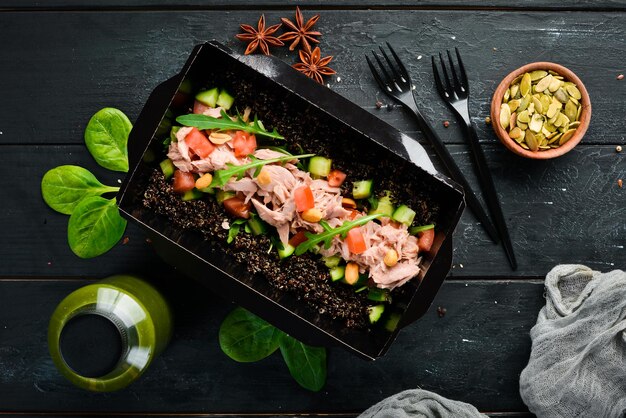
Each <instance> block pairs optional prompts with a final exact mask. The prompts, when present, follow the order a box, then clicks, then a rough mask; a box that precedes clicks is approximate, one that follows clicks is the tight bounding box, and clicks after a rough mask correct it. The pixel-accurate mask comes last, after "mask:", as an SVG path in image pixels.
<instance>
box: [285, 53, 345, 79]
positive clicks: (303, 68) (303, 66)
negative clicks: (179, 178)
mask: <svg viewBox="0 0 626 418" xmlns="http://www.w3.org/2000/svg"><path fill="white" fill-rule="evenodd" d="M299 52H300V61H302V62H299V63H297V64H294V65H293V68H295V69H296V70H298V71H300V72H301V73H303V74H304V75H306V76H307V77H310V78H312V79H313V80H315V81H317V82H318V83H320V84H324V79H323V78H322V75H332V74H336V71H335V70H333V69H332V68H330V67H329V66H328V64H329V63H330V62H331V61H332V60H333V56H332V55H330V56H328V57H324V58H322V53H321V52H320V49H319V47H317V48H315V49H314V50H313V52H307V51H305V50H304V49H301V50H300V51H299Z"/></svg>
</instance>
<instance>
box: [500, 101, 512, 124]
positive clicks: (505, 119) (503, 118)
mask: <svg viewBox="0 0 626 418" xmlns="http://www.w3.org/2000/svg"><path fill="white" fill-rule="evenodd" d="M510 119H511V108H510V107H509V105H508V104H506V103H502V106H500V126H502V129H506V128H507V127H508V126H509V120H510Z"/></svg>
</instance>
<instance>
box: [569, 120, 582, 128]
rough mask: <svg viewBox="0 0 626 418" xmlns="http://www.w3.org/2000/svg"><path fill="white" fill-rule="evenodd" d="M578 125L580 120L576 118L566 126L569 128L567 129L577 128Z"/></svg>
mask: <svg viewBox="0 0 626 418" xmlns="http://www.w3.org/2000/svg"><path fill="white" fill-rule="evenodd" d="M579 126H580V121H579V120H577V121H576V122H572V123H570V124H569V126H568V128H569V129H576V128H578V127H579Z"/></svg>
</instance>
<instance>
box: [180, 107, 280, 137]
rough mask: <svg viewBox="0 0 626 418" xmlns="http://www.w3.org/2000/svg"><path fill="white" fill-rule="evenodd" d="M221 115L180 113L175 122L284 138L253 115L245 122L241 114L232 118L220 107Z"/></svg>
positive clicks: (201, 127) (203, 127) (200, 127)
mask: <svg viewBox="0 0 626 418" xmlns="http://www.w3.org/2000/svg"><path fill="white" fill-rule="evenodd" d="M221 114H222V117H221V118H214V117H212V116H207V115H182V116H179V117H177V118H176V122H178V123H180V124H181V125H185V126H193V127H196V128H198V129H201V130H202V129H217V130H219V131H229V130H236V131H246V132H250V133H253V134H255V135H263V136H267V137H270V138H275V139H285V138H284V137H283V136H282V135H281V134H279V133H278V131H276V128H274V130H273V131H272V132H269V131H268V130H267V129H265V127H264V126H263V124H262V123H261V122H260V121H259V120H258V119H257V117H256V116H255V117H254V121H253V122H252V123H251V124H248V123H246V122H245V121H244V120H243V119H242V118H241V116H239V115H238V116H237V119H235V120H232V119H231V118H230V116H228V114H227V113H226V112H225V111H224V110H223V109H222V112H221Z"/></svg>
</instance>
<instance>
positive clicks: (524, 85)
mask: <svg viewBox="0 0 626 418" xmlns="http://www.w3.org/2000/svg"><path fill="white" fill-rule="evenodd" d="M530 83H531V79H530V74H528V73H526V74H524V76H523V77H522V81H521V82H520V85H519V90H520V94H521V95H522V96H526V95H527V94H528V93H530Z"/></svg>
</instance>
